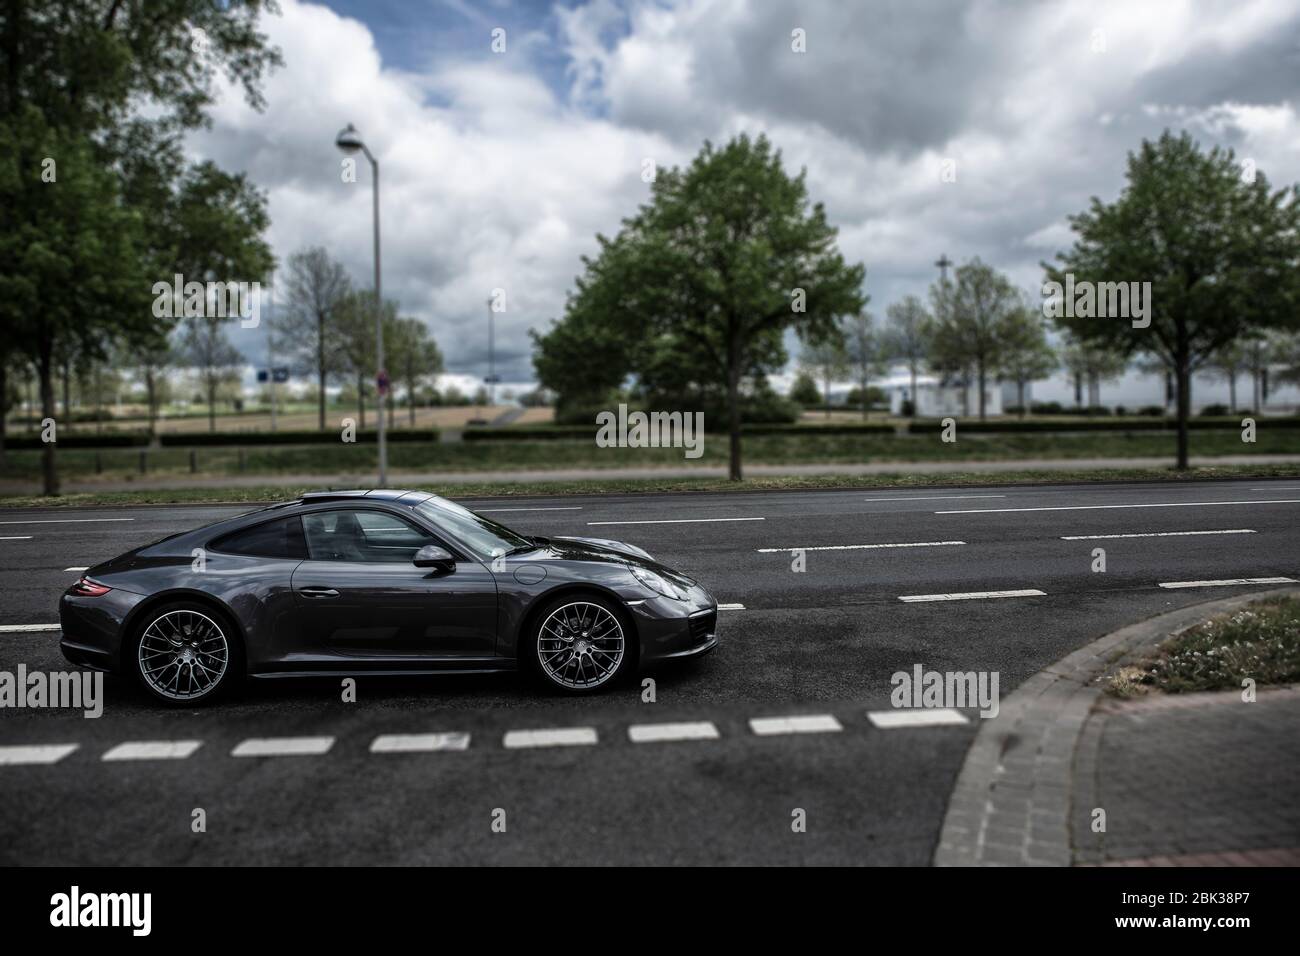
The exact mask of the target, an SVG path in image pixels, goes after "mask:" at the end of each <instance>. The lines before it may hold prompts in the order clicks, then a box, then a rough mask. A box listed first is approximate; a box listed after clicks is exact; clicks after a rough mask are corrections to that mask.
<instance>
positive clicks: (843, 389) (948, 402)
mask: <svg viewBox="0 0 1300 956" xmlns="http://www.w3.org/2000/svg"><path fill="white" fill-rule="evenodd" d="M794 379H795V375H794V373H792V372H786V373H783V374H777V375H770V376H768V382H769V383H770V384H771V385H772V388H773V389H775V390H776V391H777V393H779V394H781V395H789V394H790V389H791V387H792V386H793V385H794ZM867 384H868V385H870V387H872V388H878V389H880V390H881V391H882V392H884V393H885V395H886V396H888V398H889V413H890V414H891V415H901V414H902V413H903V402H905V401H907V400H908V398H910V397H911V392H912V376H911V373H910V372H908V371H906V370H902V371H899V370H898V369H895V370H894V371H892V372H890V374H888V375H886V376H883V377H880V378H873V379H871V380H870V381H869V382H868V383H867ZM825 387H826V386H825V383H823V382H818V383H817V390H818V391H819V392H822V391H823V390H824V389H825ZM857 387H858V383H857V382H852V381H834V382H831V387H830V393H831V404H832V405H845V404H847V402H848V397H849V393H850V392H852V391H853V390H854V389H856V388H857ZM916 391H917V404H916V411H915V412H914V414H915V415H916V416H917V417H919V418H944V417H946V416H949V415H952V416H961V415H978V414H979V410H980V404H979V389H978V388H977V387H976V386H975V385H973V384H972V385H971V386H969V387H968V388H966V389H965V392H966V401H967V402H969V407H968V408H967V407H963V404H962V391H963V389H962V387H961V386H960V385H944V384H942V382H941V380H940V379H939V377H938V376H935V375H930V374H928V373H923V374H920V375H918V376H917V377H916ZM984 396H985V398H984V412H985V414H987V415H1001V414H1002V408H1003V401H1002V388H1001V387H1000V386H999V385H998V383H997V382H996V381H993V380H991V379H990V380H989V382H988V383H987V385H986V386H985V389H984Z"/></svg>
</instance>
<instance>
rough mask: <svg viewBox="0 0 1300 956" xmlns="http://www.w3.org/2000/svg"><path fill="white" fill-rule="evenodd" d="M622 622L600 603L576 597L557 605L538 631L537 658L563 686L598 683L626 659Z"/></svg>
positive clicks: (584, 687)
mask: <svg viewBox="0 0 1300 956" xmlns="http://www.w3.org/2000/svg"><path fill="white" fill-rule="evenodd" d="M623 643H624V642H623V625H621V624H620V623H619V622H618V618H617V617H615V616H614V615H613V614H611V613H610V612H609V611H608V610H607V609H605V608H603V607H601V606H600V605H599V604H593V603H592V602H590V601H575V602H574V603H572V604H566V605H564V606H563V607H560V608H556V609H555V610H554V611H552V612H551V614H550V615H549V616H548V617H547V618H546V620H544V621H543V622H542V626H541V627H540V628H539V629H538V634H537V659H538V661H539V662H540V663H541V665H542V670H543V672H545V674H546V676H547V677H549V678H550V679H551V680H553V681H555V683H557V684H559V685H560V686H562V687H572V688H575V689H579V690H581V689H586V688H590V687H598V686H600V685H601V684H603V683H605V681H607V680H609V679H610V678H611V677H613V676H614V672H615V671H617V670H618V667H619V665H620V664H621V663H622V662H623V651H624V646H623Z"/></svg>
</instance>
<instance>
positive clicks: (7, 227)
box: [0, 0, 278, 494]
mask: <svg viewBox="0 0 1300 956" xmlns="http://www.w3.org/2000/svg"><path fill="white" fill-rule="evenodd" d="M268 6H269V4H267V3H263V2H261V0H247V2H245V3H241V4H238V5H235V6H229V7H228V6H227V5H225V4H216V3H212V2H210V0H167V2H157V3H155V2H145V0H65V2H63V3H60V4H58V5H57V8H51V6H50V5H49V4H44V3H31V2H27V0H10V2H8V3H7V4H6V5H5V7H4V9H3V11H0V210H2V211H3V212H2V213H0V215H2V218H0V263H4V265H3V266H2V267H0V324H3V326H4V328H5V329H6V332H7V333H8V334H9V335H11V336H12V338H13V340H14V342H15V344H16V347H17V348H18V349H19V350H21V351H22V352H24V353H25V354H26V355H28V356H30V358H31V360H32V364H33V365H34V367H35V370H36V374H37V377H38V379H39V382H40V403H41V408H42V414H43V415H44V417H47V418H53V417H54V415H55V398H54V391H55V389H54V376H55V374H56V371H57V369H56V363H55V355H56V354H57V353H58V352H59V351H61V350H63V348H64V346H65V345H66V344H67V343H69V342H73V343H76V344H77V346H78V348H80V349H82V350H84V351H86V352H87V354H88V356H89V357H90V358H92V359H95V360H100V361H102V360H103V359H104V358H105V354H106V349H107V348H108V347H109V346H110V345H111V344H112V343H113V342H115V341H120V340H123V339H126V340H133V339H134V338H135V337H136V336H138V335H141V334H144V332H145V331H146V330H147V328H148V327H149V326H151V325H152V326H153V327H154V330H155V332H157V333H160V334H165V332H166V331H169V328H163V325H164V323H160V322H159V321H158V320H157V319H155V318H154V317H153V316H152V315H151V312H150V309H149V301H150V295H149V291H150V289H151V287H152V283H153V282H154V281H157V280H159V279H162V278H163V277H164V276H166V277H168V278H170V272H171V270H172V269H173V268H174V265H175V263H174V257H169V256H168V255H166V251H167V248H168V244H169V243H173V242H174V241H175V240H176V238H177V233H175V232H173V231H172V230H171V229H170V228H169V226H170V225H171V224H172V223H173V222H176V221H178V220H174V219H173V218H172V216H171V213H172V211H173V210H172V209H171V208H170V206H171V201H172V199H173V198H174V197H175V196H176V194H177V192H178V187H177V181H178V178H179V176H180V172H181V170H182V169H183V168H184V160H183V155H182V152H181V147H180V142H181V137H182V135H183V134H184V132H185V131H186V130H190V129H194V128H196V127H198V126H201V125H203V123H204V122H205V120H206V112H207V108H208V107H209V106H210V105H211V103H212V101H213V95H214V94H213V89H214V85H215V84H214V80H215V78H216V77H217V76H218V75H220V74H224V75H225V77H226V78H227V79H229V80H231V81H233V82H235V83H237V84H239V85H241V86H242V87H243V89H244V92H245V95H246V97H247V99H248V100H249V101H250V102H251V103H252V104H253V105H254V106H256V107H260V106H261V99H260V96H259V94H258V88H259V86H260V82H261V79H262V77H263V75H264V73H265V71H266V70H267V69H268V68H270V67H271V66H272V65H274V64H275V63H277V62H278V54H277V53H276V52H275V51H274V50H272V49H271V48H269V47H268V46H267V44H266V38H265V37H264V36H263V35H262V34H261V33H259V32H258V30H257V21H258V17H259V16H260V14H261V12H262V10H263V9H265V8H267V7H268ZM146 224H147V228H146ZM250 231H251V230H250V229H249V228H248V226H247V225H245V228H244V230H243V232H244V234H245V235H247V234H248V233H249V232H250ZM223 235H226V236H228V234H223ZM183 236H184V237H185V238H187V239H188V240H190V241H191V245H192V246H203V245H206V246H208V247H209V248H213V247H216V246H218V245H220V243H221V242H222V235H216V236H205V235H204V234H203V233H201V232H196V231H192V230H191V231H188V232H185V233H183ZM173 251H174V249H173ZM231 278H240V279H246V280H254V279H257V278H259V277H258V276H257V275H244V276H237V277H231ZM42 477H43V484H44V490H45V492H46V493H47V494H56V493H57V492H58V476H57V470H56V466H55V445H54V444H53V443H47V444H46V445H45V446H44V454H43V459H42Z"/></svg>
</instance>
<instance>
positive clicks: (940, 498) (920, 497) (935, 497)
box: [862, 495, 1006, 501]
mask: <svg viewBox="0 0 1300 956" xmlns="http://www.w3.org/2000/svg"><path fill="white" fill-rule="evenodd" d="M1005 497H1006V495H917V496H915V497H910V498H863V499H862V500H863V501H950V500H952V499H954V498H1005Z"/></svg>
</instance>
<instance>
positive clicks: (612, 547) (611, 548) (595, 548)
mask: <svg viewBox="0 0 1300 956" xmlns="http://www.w3.org/2000/svg"><path fill="white" fill-rule="evenodd" d="M547 541H548V543H549V544H550V545H551V547H552V548H557V549H564V550H568V549H572V548H577V549H579V550H584V551H591V552H595V553H607V554H611V555H615V556H617V557H619V558H624V559H626V558H636V559H638V560H636V561H634V562H633V563H635V564H646V563H650V564H653V565H656V566H657V565H658V562H657V561H655V559H654V558H652V557H651V556H650V552H648V551H646V550H644V549H642V548H638V547H637V546H636V545H634V544H628V543H627V542H626V541H614V540H613V539H611V538H571V537H563V538H548V539H547Z"/></svg>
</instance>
